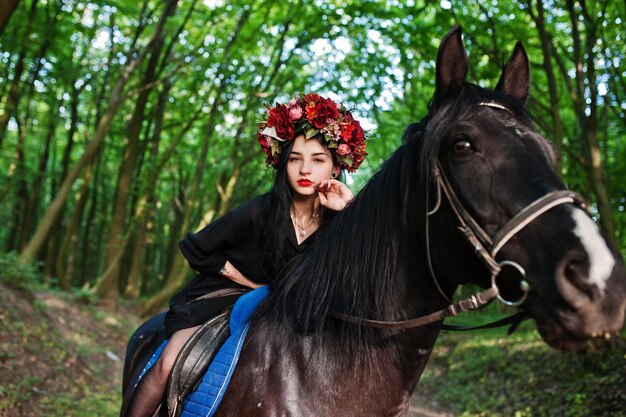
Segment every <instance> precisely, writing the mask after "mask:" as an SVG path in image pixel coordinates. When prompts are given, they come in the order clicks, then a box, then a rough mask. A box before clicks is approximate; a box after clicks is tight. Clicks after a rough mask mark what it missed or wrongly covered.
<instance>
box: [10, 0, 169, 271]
mask: <svg viewBox="0 0 626 417" xmlns="http://www.w3.org/2000/svg"><path fill="white" fill-rule="evenodd" d="M171 1H173V0H171ZM166 9H167V7H166ZM164 23H165V19H163V18H162V19H161V20H160V21H159V23H158V26H157V28H156V29H155V32H154V34H153V36H152V38H151V39H150V41H149V42H148V44H147V45H146V46H145V47H144V48H143V49H142V51H141V52H140V53H138V54H137V55H136V56H135V57H134V58H133V59H130V60H129V61H128V64H127V65H126V66H125V68H124V69H123V71H122V74H121V75H120V78H119V79H118V80H117V82H116V85H115V86H114V87H113V89H112V91H111V94H110V98H109V107H108V109H107V110H106V112H105V113H104V114H103V115H102V117H101V118H100V120H99V121H98V127H97V129H96V132H95V133H94V135H93V138H92V140H91V141H90V142H89V143H88V144H87V147H86V149H85V152H84V153H83V155H82V156H81V157H80V158H79V160H78V161H77V162H76V164H75V165H74V167H73V168H72V170H71V171H70V173H69V174H68V176H67V178H66V179H65V180H64V181H63V183H62V184H61V188H60V189H59V192H58V193H57V195H56V196H55V198H54V200H53V201H52V202H51V203H50V206H49V207H48V209H47V210H46V213H45V214H44V216H43V218H42V219H41V221H40V222H39V225H38V226H37V229H36V231H35V234H34V235H33V237H32V238H31V240H30V241H29V242H28V244H27V245H26V247H25V248H24V250H23V251H22V253H21V254H20V258H19V259H20V261H21V262H28V261H31V260H33V259H34V258H35V257H36V256H37V253H38V252H39V250H40V249H41V247H42V246H43V244H44V242H45V239H46V236H47V235H48V233H49V231H50V229H51V228H52V226H53V225H54V223H55V222H56V220H57V219H58V217H59V215H60V213H61V209H62V207H63V206H64V204H65V201H66V200H67V198H68V197H69V194H70V191H71V188H72V185H73V184H74V182H75V181H76V179H77V178H78V176H79V174H80V172H81V171H82V169H83V168H84V167H85V166H86V165H87V164H88V163H89V162H91V161H92V160H93V158H94V157H95V155H96V154H97V152H98V150H99V148H100V145H102V143H103V142H104V139H105V137H106V136H107V134H108V133H109V129H110V128H111V122H112V120H113V117H114V116H115V115H116V114H117V111H118V110H119V108H120V106H121V105H122V103H123V101H124V99H125V96H124V88H125V87H126V84H127V82H128V80H129V78H130V76H131V75H132V74H133V72H134V71H135V70H136V69H137V68H138V67H139V65H140V64H141V63H142V61H143V59H144V57H145V56H146V53H147V51H148V50H149V48H150V47H151V45H152V43H153V42H154V41H155V39H157V38H158V37H159V36H160V33H161V31H162V30H163V25H164Z"/></svg>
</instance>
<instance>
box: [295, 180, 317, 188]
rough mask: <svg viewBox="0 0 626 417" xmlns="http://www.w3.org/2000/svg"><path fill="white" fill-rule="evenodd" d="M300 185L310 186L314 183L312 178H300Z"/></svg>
mask: <svg viewBox="0 0 626 417" xmlns="http://www.w3.org/2000/svg"><path fill="white" fill-rule="evenodd" d="M298 185H299V186H300V187H310V186H312V185H313V182H312V181H311V180H307V179H306V178H300V179H299V180H298Z"/></svg>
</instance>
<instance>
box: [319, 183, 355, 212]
mask: <svg viewBox="0 0 626 417" xmlns="http://www.w3.org/2000/svg"><path fill="white" fill-rule="evenodd" d="M317 193H318V195H319V198H320V204H321V205H323V206H324V207H326V208H329V209H331V210H334V211H341V210H343V209H344V208H346V206H347V205H348V204H350V202H351V201H352V200H353V199H354V195H353V194H352V191H350V189H349V188H348V186H347V185H346V184H344V183H343V182H341V181H337V180H324V181H322V182H320V183H319V185H318V186H317Z"/></svg>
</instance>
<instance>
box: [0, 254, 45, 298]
mask: <svg viewBox="0 0 626 417" xmlns="http://www.w3.org/2000/svg"><path fill="white" fill-rule="evenodd" d="M0 282H2V283H6V284H9V285H11V286H13V287H15V288H21V289H25V290H32V289H34V288H36V287H37V286H40V285H41V284H42V282H43V280H42V277H41V274H40V273H39V271H38V265H37V264H36V263H26V264H25V263H22V262H20V261H19V259H18V254H17V253H15V252H9V253H0Z"/></svg>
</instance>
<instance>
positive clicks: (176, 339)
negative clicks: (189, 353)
mask: <svg viewBox="0 0 626 417" xmlns="http://www.w3.org/2000/svg"><path fill="white" fill-rule="evenodd" d="M198 327H200V326H194V327H190V328H188V329H182V330H179V331H177V332H175V333H173V334H172V336H171V337H170V340H169V342H167V345H165V349H163V353H161V357H160V358H159V360H158V361H157V362H156V363H155V364H154V365H153V366H152V368H150V370H149V371H148V373H146V374H145V375H144V376H143V378H142V379H141V381H140V382H139V386H138V387H137V390H136V392H135V395H134V397H133V399H132V402H131V404H130V408H129V411H128V417H152V415H153V414H154V413H155V412H156V410H157V408H158V407H159V404H161V401H163V394H164V392H165V384H166V383H167V378H168V377H169V375H170V371H171V370H172V367H173V366H174V361H175V360H176V357H177V356H178V352H180V350H181V349H182V348H183V346H184V345H185V342H187V339H189V337H190V336H191V335H192V334H193V332H195V331H196V329H197V328H198Z"/></svg>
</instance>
